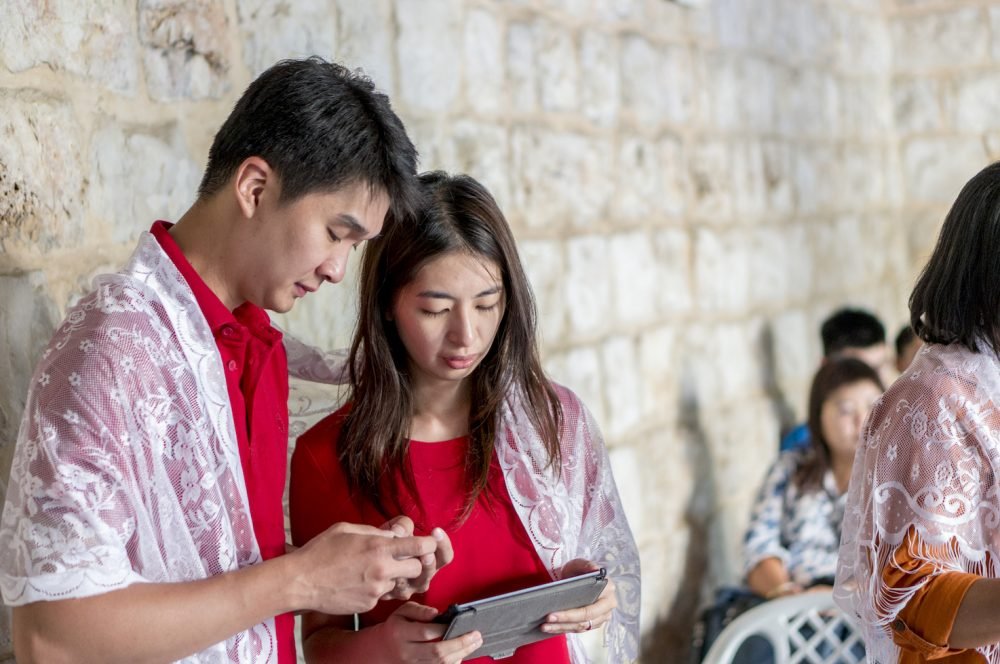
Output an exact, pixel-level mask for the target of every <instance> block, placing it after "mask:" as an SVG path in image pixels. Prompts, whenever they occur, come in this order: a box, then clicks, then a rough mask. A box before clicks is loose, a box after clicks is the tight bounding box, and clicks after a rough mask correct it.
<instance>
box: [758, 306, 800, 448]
mask: <svg viewBox="0 0 1000 664" xmlns="http://www.w3.org/2000/svg"><path fill="white" fill-rule="evenodd" d="M757 346H758V349H757V350H758V353H759V354H760V384H761V386H762V387H763V388H764V394H765V395H767V398H768V400H769V401H770V402H771V408H772V409H773V411H774V417H775V419H776V420H778V431H779V432H780V435H782V436H784V435H785V433H787V432H788V431H790V430H791V429H792V427H794V426H796V425H797V424H798V423H799V422H800V421H801V420H798V419H796V417H795V410H794V409H793V408H792V406H791V404H789V403H788V399H786V398H785V393H784V392H782V391H781V387H780V386H779V385H778V365H777V361H776V359H775V358H776V355H775V350H776V349H775V343H774V328H773V327H772V326H771V322H770V321H768V322H766V323H764V326H763V328H761V331H760V338H759V339H758V340H757ZM778 443H779V441H774V444H775V450H776V451H777V445H778Z"/></svg>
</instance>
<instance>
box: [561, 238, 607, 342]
mask: <svg viewBox="0 0 1000 664" xmlns="http://www.w3.org/2000/svg"><path fill="white" fill-rule="evenodd" d="M565 244H566V274H565V277H564V278H565V284H566V286H565V287H566V307H567V309H568V312H569V330H568V331H567V332H568V334H569V336H570V338H574V339H586V338H590V337H595V336H597V335H599V334H601V333H603V332H605V331H606V330H607V329H608V327H609V326H610V325H611V324H612V322H613V321H611V320H610V318H611V316H610V311H609V309H610V307H611V306H612V305H611V303H612V301H613V300H612V279H611V275H610V274H609V273H610V272H611V271H612V270H614V269H616V266H614V265H612V264H611V261H610V259H609V250H608V243H607V241H606V240H605V238H604V237H601V236H598V235H582V236H579V237H574V238H570V239H569V240H567V241H566V243H565Z"/></svg>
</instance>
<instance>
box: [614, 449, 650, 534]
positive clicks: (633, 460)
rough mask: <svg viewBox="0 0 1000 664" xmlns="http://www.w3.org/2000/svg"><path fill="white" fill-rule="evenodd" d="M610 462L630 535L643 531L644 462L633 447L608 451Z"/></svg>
mask: <svg viewBox="0 0 1000 664" xmlns="http://www.w3.org/2000/svg"><path fill="white" fill-rule="evenodd" d="M608 458H609V461H610V462H611V474H612V475H614V478H615V484H617V485H618V497H619V498H621V501H622V509H623V511H624V512H625V516H626V518H627V519H628V525H629V526H630V527H631V529H632V533H633V534H635V533H636V532H642V531H643V519H642V517H643V508H644V506H645V502H646V501H645V496H644V495H643V493H642V485H641V480H640V478H641V477H642V466H643V463H644V460H641V459H640V458H639V455H638V454H637V452H636V449H635V448H634V447H625V446H621V445H619V446H617V447H614V448H612V449H610V450H609V451H608Z"/></svg>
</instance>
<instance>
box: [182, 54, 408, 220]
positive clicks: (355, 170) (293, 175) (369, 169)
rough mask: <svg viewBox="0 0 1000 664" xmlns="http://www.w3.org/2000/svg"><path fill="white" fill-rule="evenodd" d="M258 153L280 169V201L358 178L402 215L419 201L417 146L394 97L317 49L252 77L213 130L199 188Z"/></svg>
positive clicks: (217, 185)
mask: <svg viewBox="0 0 1000 664" xmlns="http://www.w3.org/2000/svg"><path fill="white" fill-rule="evenodd" d="M253 156H257V157H261V158H262V159H264V160H265V161H266V162H267V163H268V165H270V166H271V168H272V169H274V171H275V172H276V173H277V174H278V177H279V178H280V181H281V201H282V202H288V201H292V200H295V199H297V198H299V197H301V196H303V195H305V194H310V193H313V192H318V191H321V192H329V191H334V190H336V189H339V188H341V187H344V186H350V185H354V184H361V185H365V186H367V187H369V189H370V190H371V191H372V192H373V193H376V192H384V193H385V194H387V195H388V196H389V200H390V209H391V210H392V211H393V212H394V213H395V214H397V215H399V214H407V213H409V212H410V211H411V210H412V209H413V208H414V207H415V206H414V201H415V198H416V192H417V188H416V170H417V151H416V149H415V148H414V147H413V143H411V142H410V139H409V137H408V136H407V135H406V129H405V128H404V127H403V123H402V121H401V120H400V119H399V117H397V116H396V114H395V113H394V112H393V110H392V107H391V106H390V104H389V98H388V97H387V96H385V95H384V94H383V93H381V92H379V91H378V90H376V89H375V85H374V84H373V83H372V81H371V79H369V78H368V77H366V76H365V75H363V74H362V73H360V72H357V71H351V70H349V69H347V68H346V67H343V66H341V65H338V64H336V63H332V62H326V61H324V60H323V59H321V58H318V57H312V58H308V59H305V60H282V61H281V62H278V63H277V64H275V65H274V66H272V67H271V68H270V69H268V70H267V71H265V72H264V73H262V74H261V75H260V76H258V77H257V79H256V80H255V81H254V82H253V83H251V84H250V86H249V87H248V88H247V89H246V91H245V92H244V93H243V96H242V97H240V99H239V101H237V102H236V106H235V107H234V108H233V110H232V112H231V113H230V114H229V117H228V118H227V119H226V121H225V123H224V124H223V125H222V128H220V129H219V132H218V133H217V134H216V135H215V140H214V141H213V142H212V148H211V150H210V151H209V153H208V166H207V167H206V168H205V175H204V177H203V178H202V181H201V186H200V187H199V188H198V194H199V196H201V197H208V196H212V195H213V194H215V193H217V192H218V191H219V190H220V189H221V188H222V187H223V186H224V185H225V183H226V182H228V181H229V179H230V178H231V177H232V176H233V174H234V173H235V172H236V169H237V168H238V167H239V165H240V164H241V163H243V161H244V160H245V159H247V158H248V157H253Z"/></svg>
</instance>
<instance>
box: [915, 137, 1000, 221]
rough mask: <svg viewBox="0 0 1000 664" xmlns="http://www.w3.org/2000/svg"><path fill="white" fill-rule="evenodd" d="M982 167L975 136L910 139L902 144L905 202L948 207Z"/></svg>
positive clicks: (983, 156) (981, 153)
mask: <svg viewBox="0 0 1000 664" xmlns="http://www.w3.org/2000/svg"><path fill="white" fill-rule="evenodd" d="M985 165H986V151H985V149H984V147H983V144H982V141H981V140H980V139H979V138H975V137H957V136H948V137H941V138H938V137H933V138H932V137H928V138H914V139H912V140H909V141H906V142H905V143H904V145H903V177H904V178H905V181H906V192H907V199H908V200H910V201H913V202H916V201H924V202H934V203H943V204H947V205H950V204H951V203H952V201H954V200H955V197H956V196H957V195H958V192H959V190H960V189H961V188H962V186H963V185H964V184H965V183H966V182H967V181H968V180H969V178H971V177H972V176H973V175H975V174H976V173H977V172H978V171H979V170H980V169H981V168H982V167H983V166H985Z"/></svg>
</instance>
